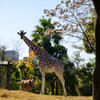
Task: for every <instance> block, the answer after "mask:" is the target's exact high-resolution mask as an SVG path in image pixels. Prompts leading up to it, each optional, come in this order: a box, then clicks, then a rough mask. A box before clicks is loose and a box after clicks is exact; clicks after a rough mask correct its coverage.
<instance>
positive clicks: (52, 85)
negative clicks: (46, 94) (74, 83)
mask: <svg viewBox="0 0 100 100" xmlns="http://www.w3.org/2000/svg"><path fill="white" fill-rule="evenodd" d="M51 88H52V95H54V82H53V83H52V84H51Z"/></svg>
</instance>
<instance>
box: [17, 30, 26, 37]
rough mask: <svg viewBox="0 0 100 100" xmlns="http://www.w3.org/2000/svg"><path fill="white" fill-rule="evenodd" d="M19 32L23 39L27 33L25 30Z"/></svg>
mask: <svg viewBox="0 0 100 100" xmlns="http://www.w3.org/2000/svg"><path fill="white" fill-rule="evenodd" d="M17 33H18V34H19V35H20V37H21V39H23V36H24V35H25V34H26V32H24V30H20V32H17Z"/></svg>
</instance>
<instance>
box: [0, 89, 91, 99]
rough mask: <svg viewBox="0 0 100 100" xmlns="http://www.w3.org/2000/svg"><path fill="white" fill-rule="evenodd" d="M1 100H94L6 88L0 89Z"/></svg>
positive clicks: (84, 97)
mask: <svg viewBox="0 0 100 100" xmlns="http://www.w3.org/2000/svg"><path fill="white" fill-rule="evenodd" d="M0 100H92V96H90V97H86V96H67V97H64V96H53V95H40V94H34V93H29V92H24V91H21V90H10V91H8V90H4V89H0Z"/></svg>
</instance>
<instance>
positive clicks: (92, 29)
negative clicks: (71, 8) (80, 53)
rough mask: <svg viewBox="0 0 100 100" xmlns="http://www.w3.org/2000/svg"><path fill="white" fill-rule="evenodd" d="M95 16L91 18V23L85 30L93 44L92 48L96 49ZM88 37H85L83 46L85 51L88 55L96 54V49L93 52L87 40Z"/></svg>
mask: <svg viewBox="0 0 100 100" xmlns="http://www.w3.org/2000/svg"><path fill="white" fill-rule="evenodd" d="M94 20H95V14H93V15H92V17H91V21H90V22H89V23H88V24H87V25H86V29H85V34H86V36H87V37H88V40H89V42H90V43H91V45H92V47H93V48H95V27H94V26H95V23H94ZM86 36H84V35H83V44H84V49H85V51H86V52H87V53H95V51H94V50H95V49H94V50H93V49H92V48H91V47H90V45H89V43H88V41H87V39H86Z"/></svg>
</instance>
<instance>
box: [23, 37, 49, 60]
mask: <svg viewBox="0 0 100 100" xmlns="http://www.w3.org/2000/svg"><path fill="white" fill-rule="evenodd" d="M23 40H24V42H25V43H26V44H27V45H28V47H29V48H30V49H31V50H32V51H34V53H35V54H36V56H37V58H38V59H39V58H40V57H41V56H43V55H47V54H48V53H47V52H46V51H45V50H43V49H42V48H40V47H39V46H37V45H36V44H34V43H33V42H32V41H31V40H29V39H28V38H27V37H26V36H23Z"/></svg>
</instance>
